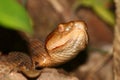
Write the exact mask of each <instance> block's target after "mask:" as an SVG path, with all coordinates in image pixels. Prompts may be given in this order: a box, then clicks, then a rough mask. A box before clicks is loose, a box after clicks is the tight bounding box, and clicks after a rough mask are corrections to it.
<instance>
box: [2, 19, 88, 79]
mask: <svg viewBox="0 0 120 80" xmlns="http://www.w3.org/2000/svg"><path fill="white" fill-rule="evenodd" d="M28 43H29V44H28V46H29V50H30V54H29V55H27V54H25V53H23V52H18V51H16V52H15V51H14V52H10V53H9V54H8V55H2V54H1V55H0V76H5V75H7V74H10V73H11V72H12V71H17V72H22V73H23V74H25V75H26V76H28V77H36V76H38V75H40V70H37V69H36V67H40V68H44V67H55V66H59V65H61V64H64V63H66V62H68V61H69V60H71V59H73V58H75V57H76V56H77V55H78V54H79V52H80V51H82V50H83V49H85V47H86V46H87V44H88V33H87V26H86V24H85V22H84V21H80V20H77V21H69V22H66V23H61V24H59V25H58V26H57V27H56V28H55V29H54V30H53V31H52V32H51V33H50V34H49V35H48V36H47V38H46V40H45V41H44V42H42V41H40V40H39V39H37V38H35V39H34V38H31V39H29V40H28Z"/></svg>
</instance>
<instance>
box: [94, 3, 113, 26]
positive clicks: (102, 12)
mask: <svg viewBox="0 0 120 80" xmlns="http://www.w3.org/2000/svg"><path fill="white" fill-rule="evenodd" d="M93 9H94V11H95V12H96V13H97V14H98V16H100V17H101V18H102V19H103V20H104V21H106V22H107V23H109V24H110V25H112V26H113V25H115V17H114V14H113V13H112V12H110V11H109V10H108V9H106V8H105V7H103V6H101V5H94V7H93Z"/></svg>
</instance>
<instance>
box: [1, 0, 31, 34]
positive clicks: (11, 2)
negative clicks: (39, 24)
mask: <svg viewBox="0 0 120 80" xmlns="http://www.w3.org/2000/svg"><path fill="white" fill-rule="evenodd" d="M0 25H3V27H5V28H8V29H14V30H19V31H24V32H27V33H30V34H32V33H33V30H32V21H31V19H30V17H29V16H28V14H27V12H26V10H25V9H24V8H23V7H22V6H21V5H20V4H19V3H17V1H16V0H0Z"/></svg>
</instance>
